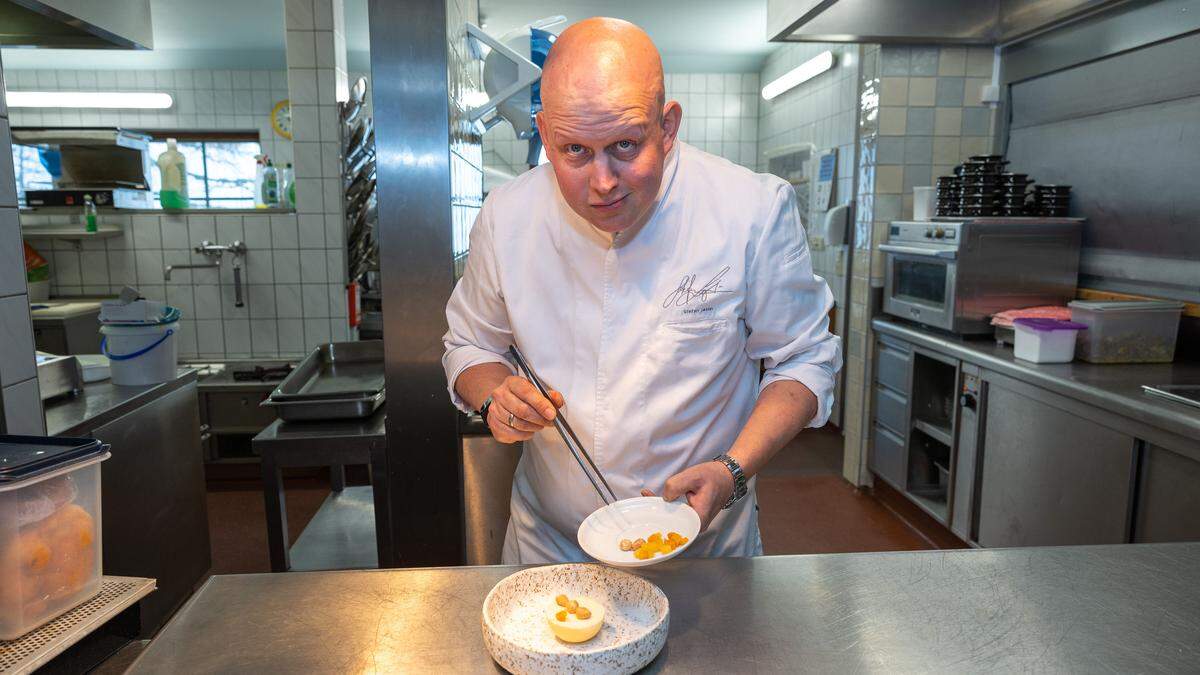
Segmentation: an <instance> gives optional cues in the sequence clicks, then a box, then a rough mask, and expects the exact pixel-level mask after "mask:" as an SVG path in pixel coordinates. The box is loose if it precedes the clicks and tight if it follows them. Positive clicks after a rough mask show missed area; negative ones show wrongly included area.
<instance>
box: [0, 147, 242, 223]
mask: <svg viewBox="0 0 1200 675" xmlns="http://www.w3.org/2000/svg"><path fill="white" fill-rule="evenodd" d="M129 130H130V131H134V132H137V133H140V134H145V135H147V136H149V137H150V142H151V143H166V141H167V139H168V138H174V139H175V140H176V142H178V143H200V144H201V157H202V161H203V165H202V166H201V167H200V168H201V171H200V172H197V173H200V174H201V175H203V177H204V197H192V200H193V202H200V203H202V204H203V205H202V206H199V205H197V206H193V208H205V209H216V210H221V209H226V210H236V209H245V208H253V203H254V194H253V191H251V194H250V196H249V197H212V196H210V193H211V184H210V182H209V181H210V177H209V171H208V144H209V143H255V144H257V145H258V154H262V152H263V149H262V146H263V143H262V139H261V138H260V136H259V133H258V132H257V131H243V130H236V129H228V130H196V129H133V128H130V129H129ZM14 145H19V146H21V147H35V146H26V145H24V144H20V143H14ZM13 154H14V159H15V155H16V152H14V153H13ZM155 159H156V158H155V157H151V158H150V161H151V163H153V162H154V160H155ZM15 168H16V167H15V166H14V170H15ZM251 178H253V177H251ZM18 187H19V188H20V191H21V193H22V194H23V193H24V191H25V186H24V185H18ZM37 189H47V188H41V187H39V188H37ZM147 189H149V190H150V191H151V193H152V194H153V195H154V196H155V197H156V198H157V193H155V192H154V191H153V189H152V187H151V186H149V185H148V186H147ZM246 200H249V202H250V203H249V204H238V205H230V206H221V204H222V203H226V204H228V203H230V202H241V201H246ZM214 203H215V204H216V206H214Z"/></svg>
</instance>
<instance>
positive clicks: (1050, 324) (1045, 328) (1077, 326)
mask: <svg viewBox="0 0 1200 675" xmlns="http://www.w3.org/2000/svg"><path fill="white" fill-rule="evenodd" d="M1013 325H1016V326H1022V327H1024V328H1029V329H1031V330H1036V331H1038V332H1039V333H1048V332H1050V331H1055V330H1087V329H1088V326H1087V324H1085V323H1076V322H1074V321H1063V320H1061V319H1049V318H1045V317H1024V318H1020V319H1013Z"/></svg>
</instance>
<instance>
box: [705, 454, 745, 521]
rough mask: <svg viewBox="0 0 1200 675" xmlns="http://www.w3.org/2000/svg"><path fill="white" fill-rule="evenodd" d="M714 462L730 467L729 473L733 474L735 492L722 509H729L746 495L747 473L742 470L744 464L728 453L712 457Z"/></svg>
mask: <svg viewBox="0 0 1200 675" xmlns="http://www.w3.org/2000/svg"><path fill="white" fill-rule="evenodd" d="M712 461H714V462H720V463H722V464H724V465H725V468H726V469H729V473H731V474H733V494H731V495H729V501H727V502H725V506H722V507H721V509H722V510H724V509H728V508H729V507H731V506H733V505H734V504H736V503H737V501H738V500H739V499H741V498H742V497H745V496H746V474H745V472H743V471H742V465H741V464H738V463H737V460H736V459H734V458H732V457H730V456H729V455H727V454H724V453H722V454H720V455H717V456H716V457H713V458H712Z"/></svg>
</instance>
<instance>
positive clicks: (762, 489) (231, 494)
mask: <svg viewBox="0 0 1200 675" xmlns="http://www.w3.org/2000/svg"><path fill="white" fill-rule="evenodd" d="M841 471H842V438H841V436H839V435H838V434H837V433H835V432H830V431H806V432H804V433H803V434H801V435H800V437H799V438H797V439H796V440H795V441H793V442H792V443H790V444H789V445H788V446H787V447H785V448H784V449H783V450H781V451H780V453H779V454H778V455H777V456H776V457H775V459H773V460H772V462H771V463H770V464H769V465H768V466H767V468H766V469H764V470H763V471H762V473H761V474H760V475H759V479H758V500H759V509H760V511H759V527H760V528H761V530H762V537H763V549H764V551H765V552H766V553H767V554H768V555H781V554H793V553H839V552H850V551H903V550H916V549H924V548H930V545H929V544H928V543H927V542H926V540H925V539H923V538H922V537H920V536H918V535H917V533H916V532H915V531H914V530H912V529H911V528H910V527H909V526H908V525H906V524H905V523H904V521H902V520H901V519H900V518H898V517H897V516H896V515H895V514H894V513H892V511H890V510H888V509H887V508H885V507H884V506H883V505H882V504H880V502H879V501H877V500H876V499H875V498H874V497H871V496H869V495H867V494H865V493H862V492H859V491H858V490H856V489H854V487H853V486H851V485H850V484H849V483H848V482H846V481H845V480H844V479H843V478H842V477H841ZM327 494H329V487H328V481H326V480H325V479H324V478H296V479H289V481H288V490H287V510H288V530H289V531H290V537H291V541H293V542H294V541H295V540H296V537H298V536H299V535H300V532H301V531H302V530H303V529H304V526H305V525H307V524H308V521H309V520H310V519H311V518H312V517H313V514H315V513H316V511H317V509H318V508H319V507H320V505H321V502H322V501H323V500H324V499H325V496H326V495H327ZM208 513H209V529H210V536H211V538H212V554H213V566H212V573H213V574H237V573H247V572H266V571H268V570H269V569H270V565H269V559H268V556H267V533H266V517H265V515H264V507H263V498H262V492H261V490H260V489H259V487H258V484H257V482H256V481H252V480H251V481H223V482H221V483H219V484H211V485H210V487H209V493H208Z"/></svg>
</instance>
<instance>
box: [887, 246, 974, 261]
mask: <svg viewBox="0 0 1200 675" xmlns="http://www.w3.org/2000/svg"><path fill="white" fill-rule="evenodd" d="M879 250H880V251H883V252H884V253H903V254H905V255H919V256H925V257H928V258H947V259H950V260H953V259H955V258H957V257H958V251H955V250H954V249H948V248H925V247H922V246H898V245H896V244H880V245H879Z"/></svg>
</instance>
